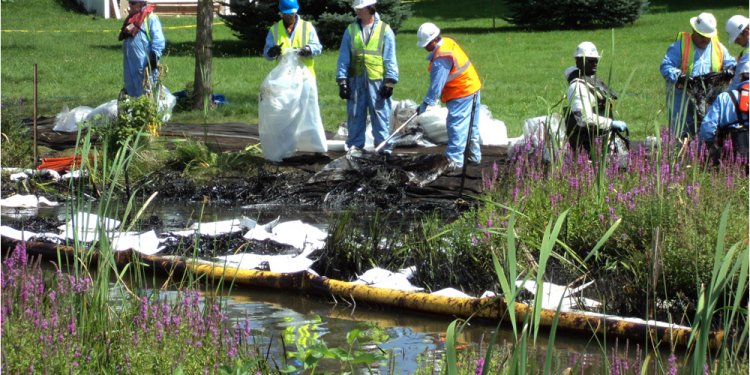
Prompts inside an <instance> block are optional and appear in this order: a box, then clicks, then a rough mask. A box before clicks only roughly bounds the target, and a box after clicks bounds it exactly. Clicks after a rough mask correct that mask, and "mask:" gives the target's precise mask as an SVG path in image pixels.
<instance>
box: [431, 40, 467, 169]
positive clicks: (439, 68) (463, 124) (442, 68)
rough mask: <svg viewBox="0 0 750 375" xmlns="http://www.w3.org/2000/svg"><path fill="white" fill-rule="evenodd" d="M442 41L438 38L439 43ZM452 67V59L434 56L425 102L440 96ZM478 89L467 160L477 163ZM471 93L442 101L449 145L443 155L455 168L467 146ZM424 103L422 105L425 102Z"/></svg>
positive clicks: (433, 52) (434, 101)
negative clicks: (446, 116) (445, 115)
mask: <svg viewBox="0 0 750 375" xmlns="http://www.w3.org/2000/svg"><path fill="white" fill-rule="evenodd" d="M440 43H442V41H440V42H439V43H438V46H439V45H440ZM436 50H437V46H436V48H435V50H434V51H432V52H431V53H430V54H429V55H427V61H431V60H432V56H433V55H434V54H435V51H436ZM451 68H453V61H452V60H451V59H442V58H441V59H435V61H434V62H433V63H432V69H431V70H430V87H429V88H428V89H427V95H426V96H425V97H424V99H423V100H422V102H423V103H424V104H427V105H435V104H437V102H438V100H439V99H440V94H441V93H442V92H443V87H445V82H446V81H447V80H448V75H449V74H450V72H451ZM479 93H480V91H477V92H476V96H477V101H476V104H475V106H474V122H473V123H472V124H471V140H470V142H469V153H468V155H467V160H468V161H469V162H470V163H473V164H478V163H479V162H480V161H482V151H481V149H480V147H479V107H480V95H479ZM473 99H474V95H468V96H464V97H463V98H458V99H453V100H450V101H448V103H445V106H446V107H447V108H448V118H447V120H446V124H445V125H446V127H447V130H448V146H447V147H446V148H445V156H446V157H447V158H448V161H449V162H451V163H452V164H453V165H454V166H455V167H456V168H461V167H463V165H464V148H465V147H466V138H467V136H468V135H469V122H470V120H471V103H472V101H473ZM424 104H423V105H424Z"/></svg>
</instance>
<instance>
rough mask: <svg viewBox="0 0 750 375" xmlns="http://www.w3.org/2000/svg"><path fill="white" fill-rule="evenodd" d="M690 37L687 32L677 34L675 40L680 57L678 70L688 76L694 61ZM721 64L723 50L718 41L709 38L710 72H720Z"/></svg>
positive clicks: (691, 71)
mask: <svg viewBox="0 0 750 375" xmlns="http://www.w3.org/2000/svg"><path fill="white" fill-rule="evenodd" d="M690 36H691V34H690V33H687V32H681V33H679V34H677V40H679V41H680V54H681V55H682V64H681V66H680V69H681V70H682V71H683V73H685V74H686V75H688V76H690V75H692V73H693V63H694V61H695V48H693V40H692V39H691V37H690ZM723 64H724V49H723V48H721V43H719V39H717V38H711V71H712V72H718V71H720V70H721V66H722V65H723Z"/></svg>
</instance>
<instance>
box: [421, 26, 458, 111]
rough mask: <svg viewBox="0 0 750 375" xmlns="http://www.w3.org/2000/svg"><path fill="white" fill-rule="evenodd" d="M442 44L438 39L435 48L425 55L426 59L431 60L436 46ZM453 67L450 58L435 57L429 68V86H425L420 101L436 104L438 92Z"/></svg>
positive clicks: (441, 90) (439, 92) (440, 90)
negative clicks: (425, 93)
mask: <svg viewBox="0 0 750 375" xmlns="http://www.w3.org/2000/svg"><path fill="white" fill-rule="evenodd" d="M441 44H443V41H442V40H441V41H439V42H438V44H437V45H435V49H434V50H432V52H430V54H429V55H427V61H432V57H433V56H434V55H435V51H437V49H438V47H439V46H440V45H441ZM452 68H453V60H452V59H442V58H441V59H435V61H434V62H433V63H432V68H431V69H430V86H429V87H428V88H427V95H425V97H424V99H422V102H424V103H425V104H427V105H436V104H437V103H438V101H439V100H440V94H441V93H442V92H443V88H444V87H445V83H446V82H447V81H448V76H449V75H450V73H451V69H452Z"/></svg>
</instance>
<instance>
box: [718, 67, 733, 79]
mask: <svg viewBox="0 0 750 375" xmlns="http://www.w3.org/2000/svg"><path fill="white" fill-rule="evenodd" d="M721 76H722V78H724V79H726V80H730V79H732V78H734V67H731V68H726V69H724V70H722V71H721Z"/></svg>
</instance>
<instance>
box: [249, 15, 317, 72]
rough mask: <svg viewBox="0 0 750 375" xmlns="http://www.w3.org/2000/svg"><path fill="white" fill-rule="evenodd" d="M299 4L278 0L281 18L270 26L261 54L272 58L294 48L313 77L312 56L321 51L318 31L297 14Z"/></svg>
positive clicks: (269, 58)
mask: <svg viewBox="0 0 750 375" xmlns="http://www.w3.org/2000/svg"><path fill="white" fill-rule="evenodd" d="M298 10H299V4H298V3H297V0H280V1H279V11H280V12H281V20H280V21H279V22H277V23H275V24H273V25H272V26H271V28H270V29H269V30H268V34H267V35H266V45H265V46H264V47H263V56H264V57H265V58H266V60H274V59H276V58H278V57H279V56H281V55H282V54H284V51H286V50H287V49H289V48H296V49H298V50H299V51H298V52H297V54H298V55H299V56H300V58H301V59H302V62H303V63H304V64H305V65H306V66H307V68H308V69H309V70H310V73H312V75H313V77H315V63H314V61H313V56H318V55H320V53H321V52H322V51H323V46H322V45H321V44H320V40H319V39H318V33H317V31H315V27H314V26H313V25H312V23H310V21H305V20H303V19H302V18H300V16H299V15H298V14H297V11H298Z"/></svg>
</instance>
